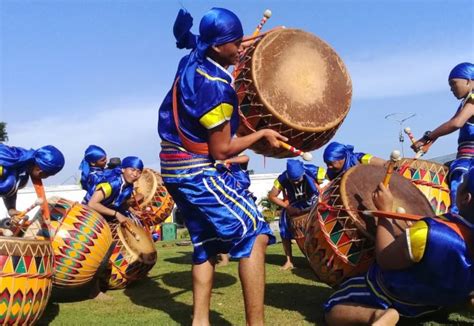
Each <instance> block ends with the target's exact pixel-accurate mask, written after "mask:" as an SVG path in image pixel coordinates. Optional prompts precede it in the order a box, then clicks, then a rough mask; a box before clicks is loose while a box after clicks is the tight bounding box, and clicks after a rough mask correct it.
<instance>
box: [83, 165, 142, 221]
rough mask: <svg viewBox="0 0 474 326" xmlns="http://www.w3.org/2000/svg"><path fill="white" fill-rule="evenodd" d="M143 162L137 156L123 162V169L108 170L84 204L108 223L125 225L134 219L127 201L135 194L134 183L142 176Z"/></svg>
mask: <svg viewBox="0 0 474 326" xmlns="http://www.w3.org/2000/svg"><path fill="white" fill-rule="evenodd" d="M142 171H143V162H142V160H141V159H139V158H138V157H136V156H127V157H126V158H124V159H123V160H122V168H121V169H120V168H116V169H114V170H107V171H106V172H104V173H103V174H102V175H101V177H100V178H99V179H98V180H97V183H96V185H95V186H94V187H93V189H94V192H93V193H87V194H86V196H85V197H84V200H83V203H84V204H86V205H88V206H89V207H91V208H92V209H94V210H96V211H97V212H99V213H100V214H102V216H104V218H105V219H106V221H107V222H114V221H115V220H117V221H118V222H119V223H125V222H126V221H128V220H129V219H130V218H133V216H132V215H131V213H130V212H129V211H128V205H127V200H128V199H130V197H131V196H132V192H133V183H134V182H135V181H137V180H138V179H139V178H140V176H141V175H142Z"/></svg>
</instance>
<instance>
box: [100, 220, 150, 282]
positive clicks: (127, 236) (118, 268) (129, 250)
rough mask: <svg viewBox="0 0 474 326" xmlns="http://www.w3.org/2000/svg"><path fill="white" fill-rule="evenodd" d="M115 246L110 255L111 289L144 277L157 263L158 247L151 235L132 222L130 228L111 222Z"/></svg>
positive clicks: (129, 224)
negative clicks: (156, 247)
mask: <svg viewBox="0 0 474 326" xmlns="http://www.w3.org/2000/svg"><path fill="white" fill-rule="evenodd" d="M110 227H111V229H112V234H113V237H114V242H115V248H114V250H113V252H112V255H111V256H110V260H109V262H110V264H111V266H112V273H111V276H110V279H109V282H108V283H109V288H110V289H120V288H124V287H125V286H127V284H129V283H130V282H132V281H135V280H139V279H142V278H144V277H145V276H146V275H147V274H148V272H149V271H150V270H151V269H152V268H153V266H154V265H155V263H156V258H157V254H156V249H155V246H154V244H153V240H152V239H151V235H150V234H149V233H148V232H146V231H145V230H144V229H143V228H141V227H139V226H136V225H135V224H133V223H132V222H130V223H128V227H129V229H127V228H125V227H123V226H120V224H118V223H110Z"/></svg>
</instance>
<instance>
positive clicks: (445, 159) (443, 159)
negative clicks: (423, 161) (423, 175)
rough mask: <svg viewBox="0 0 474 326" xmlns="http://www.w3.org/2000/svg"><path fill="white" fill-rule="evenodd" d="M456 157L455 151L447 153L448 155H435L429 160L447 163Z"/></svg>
mask: <svg viewBox="0 0 474 326" xmlns="http://www.w3.org/2000/svg"><path fill="white" fill-rule="evenodd" d="M455 159H456V153H452V154H448V155H443V156H437V157H433V158H430V159H429V160H430V161H433V162H436V163H441V164H447V163H450V162H452V161H454V160H455Z"/></svg>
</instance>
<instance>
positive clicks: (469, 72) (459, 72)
mask: <svg viewBox="0 0 474 326" xmlns="http://www.w3.org/2000/svg"><path fill="white" fill-rule="evenodd" d="M453 78H461V79H474V64H472V63H470V62H463V63H460V64H458V65H457V66H456V67H454V68H453V70H451V72H450V73H449V77H448V79H453Z"/></svg>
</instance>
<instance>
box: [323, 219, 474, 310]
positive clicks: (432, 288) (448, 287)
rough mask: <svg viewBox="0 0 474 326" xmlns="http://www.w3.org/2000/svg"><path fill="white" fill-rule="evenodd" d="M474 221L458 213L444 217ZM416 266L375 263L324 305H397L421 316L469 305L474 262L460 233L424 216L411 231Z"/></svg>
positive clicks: (411, 253)
mask: <svg viewBox="0 0 474 326" xmlns="http://www.w3.org/2000/svg"><path fill="white" fill-rule="evenodd" d="M440 218H442V219H446V220H449V221H452V222H455V223H459V224H461V223H462V224H463V225H464V226H465V227H466V228H467V229H469V230H470V231H471V232H472V227H473V225H472V224H471V223H469V222H468V221H466V220H464V219H463V218H461V217H460V216H455V215H451V214H445V215H443V216H440ZM406 236H407V240H408V247H409V253H410V257H411V259H412V261H413V262H415V264H414V265H412V266H411V267H409V268H405V269H401V270H388V271H384V270H382V269H381V268H380V267H379V266H378V265H377V264H376V263H374V264H373V265H372V266H371V267H370V269H369V271H368V272H367V273H366V274H365V275H361V276H358V277H353V278H350V279H349V280H347V281H346V282H344V283H343V284H341V286H340V288H339V290H338V291H336V292H334V293H333V294H332V295H331V297H330V298H329V300H328V301H327V302H326V304H325V310H326V311H329V310H330V309H331V308H332V307H333V306H335V305H337V304H341V303H356V304H361V305H366V306H370V307H374V308H378V309H388V308H395V309H396V310H397V311H398V312H399V313H400V315H402V316H405V317H418V316H421V315H423V314H426V313H429V312H432V311H435V310H438V309H440V308H441V307H443V306H449V305H456V304H460V303H465V302H466V301H467V300H468V298H469V293H470V292H471V291H473V290H474V265H473V257H472V256H471V251H470V248H468V246H467V245H466V241H465V239H463V238H462V237H461V236H460V235H459V234H458V233H457V232H456V231H454V230H453V229H452V228H451V227H449V226H448V225H446V224H444V223H442V222H440V221H437V220H436V219H433V218H424V219H423V220H421V221H418V222H417V223H416V224H415V225H413V226H412V227H411V228H409V229H407V231H406Z"/></svg>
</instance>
